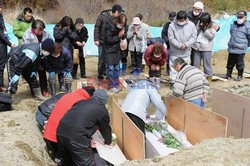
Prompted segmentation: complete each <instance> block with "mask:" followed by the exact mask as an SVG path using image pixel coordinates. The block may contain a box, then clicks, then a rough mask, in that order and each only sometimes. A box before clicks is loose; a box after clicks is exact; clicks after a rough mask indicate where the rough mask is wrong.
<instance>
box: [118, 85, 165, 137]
mask: <svg viewBox="0 0 250 166" xmlns="http://www.w3.org/2000/svg"><path fill="white" fill-rule="evenodd" d="M151 103H153V105H154V106H155V108H156V119H157V120H164V118H165V115H166V106H165V104H164V102H163V101H162V99H161V96H160V94H159V93H158V91H157V87H156V86H155V85H154V83H152V82H151V81H150V80H139V81H137V83H135V84H132V86H131V89H130V90H129V92H128V94H127V96H126V98H125V100H124V102H123V104H122V110H123V111H124V112H125V113H126V114H127V115H128V117H129V118H130V119H131V120H132V121H133V122H134V123H135V125H136V126H137V127H138V128H139V129H140V130H141V131H142V132H143V133H144V134H145V122H146V117H147V109H148V107H149V105H150V104H151Z"/></svg>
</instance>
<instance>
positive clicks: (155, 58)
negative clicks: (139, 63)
mask: <svg viewBox="0 0 250 166" xmlns="http://www.w3.org/2000/svg"><path fill="white" fill-rule="evenodd" d="M167 56H168V55H167V49H166V48H165V47H164V46H163V45H162V44H161V43H155V44H154V45H150V46H148V48H147V50H146V52H145V57H144V58H145V62H146V64H147V65H148V67H149V78H150V80H151V81H152V82H153V83H155V84H156V85H157V86H158V87H160V80H161V66H164V65H165V63H166V60H167Z"/></svg>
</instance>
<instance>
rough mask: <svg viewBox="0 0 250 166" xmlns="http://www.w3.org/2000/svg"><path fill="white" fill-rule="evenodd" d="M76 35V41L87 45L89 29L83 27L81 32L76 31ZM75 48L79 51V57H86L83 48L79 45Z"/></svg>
mask: <svg viewBox="0 0 250 166" xmlns="http://www.w3.org/2000/svg"><path fill="white" fill-rule="evenodd" d="M75 33H76V34H77V40H76V41H79V42H85V43H87V41H88V38H89V35H88V29H87V28H86V27H85V26H83V28H82V30H81V31H78V30H75ZM74 48H75V49H79V56H80V57H84V52H83V48H82V47H79V46H78V45H77V44H75V45H74Z"/></svg>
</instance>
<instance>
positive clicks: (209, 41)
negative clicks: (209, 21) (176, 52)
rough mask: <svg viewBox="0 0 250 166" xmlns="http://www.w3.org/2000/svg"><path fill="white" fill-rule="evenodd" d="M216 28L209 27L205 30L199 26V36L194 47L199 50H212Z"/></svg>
mask: <svg viewBox="0 0 250 166" xmlns="http://www.w3.org/2000/svg"><path fill="white" fill-rule="evenodd" d="M215 35H216V30H215V29H213V28H209V29H207V30H205V31H204V32H203V31H202V30H201V29H199V28H198V36H197V39H196V41H195V43H194V45H193V47H192V48H193V49H195V50H197V51H212V49H213V44H214V42H213V41H214V38H215Z"/></svg>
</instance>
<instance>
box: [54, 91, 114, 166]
mask: <svg viewBox="0 0 250 166" xmlns="http://www.w3.org/2000/svg"><path fill="white" fill-rule="evenodd" d="M107 101H108V94H107V92H106V91H105V90H102V89H98V90H96V91H95V92H94V94H93V96H92V98H91V99H89V100H80V101H79V102H77V103H76V104H74V105H73V106H72V107H71V109H70V110H69V111H68V112H67V113H66V114H64V116H63V118H62V119H61V120H60V123H59V125H58V128H57V132H56V136H57V143H58V147H59V154H62V156H61V157H62V165H67V166H68V165H75V164H76V163H78V165H96V163H95V159H94V155H93V150H92V147H91V137H92V135H93V134H94V133H95V132H96V131H97V129H98V130H99V131H100V133H101V135H102V136H103V139H104V144H105V145H110V144H111V143H112V135H111V134H112V132H111V127H110V125H109V123H110V117H109V112H108V110H107V108H106V107H105V104H106V103H107Z"/></svg>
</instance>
